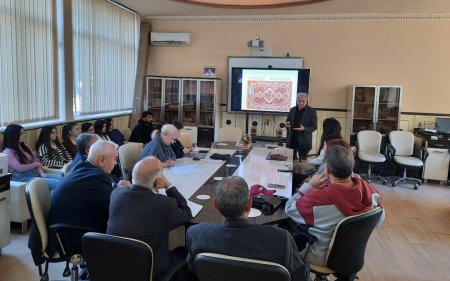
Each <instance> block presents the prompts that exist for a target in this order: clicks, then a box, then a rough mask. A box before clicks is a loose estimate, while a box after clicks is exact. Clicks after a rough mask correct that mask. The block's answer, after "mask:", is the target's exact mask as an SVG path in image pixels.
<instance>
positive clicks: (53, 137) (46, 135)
mask: <svg viewBox="0 0 450 281" xmlns="http://www.w3.org/2000/svg"><path fill="white" fill-rule="evenodd" d="M36 151H37V156H38V159H39V161H40V162H41V163H42V165H44V166H48V167H52V166H59V167H62V166H64V165H65V164H67V163H69V162H70V161H72V157H71V156H70V154H69V152H67V150H66V149H65V148H64V146H63V145H62V144H61V143H60V142H59V139H58V132H57V131H56V127H52V126H45V127H43V128H42V130H41V133H40V134H39V138H38V140H37V142H36Z"/></svg>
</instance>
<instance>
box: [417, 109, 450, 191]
mask: <svg viewBox="0 0 450 281" xmlns="http://www.w3.org/2000/svg"><path fill="white" fill-rule="evenodd" d="M414 146H415V150H416V151H417V150H420V148H425V149H426V150H427V151H428V153H429V155H428V158H427V159H426V161H425V163H424V167H423V173H422V177H423V180H424V182H425V183H426V182H427V180H429V179H430V180H438V181H440V183H441V184H442V183H446V182H447V179H448V171H449V160H450V156H449V149H450V118H436V129H414Z"/></svg>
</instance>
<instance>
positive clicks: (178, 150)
mask: <svg viewBox="0 0 450 281" xmlns="http://www.w3.org/2000/svg"><path fill="white" fill-rule="evenodd" d="M172 125H174V126H175V127H176V128H177V129H178V133H177V136H176V138H175V139H174V141H173V142H172V144H171V145H170V146H172V149H173V152H174V153H175V156H176V157H177V158H182V157H184V156H185V155H188V154H189V153H191V152H192V147H189V148H186V147H184V146H183V144H181V142H180V141H179V140H178V138H179V137H180V133H181V129H183V125H182V124H181V123H180V122H178V121H174V122H172Z"/></svg>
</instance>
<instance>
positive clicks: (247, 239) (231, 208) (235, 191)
mask: <svg viewBox="0 0 450 281" xmlns="http://www.w3.org/2000/svg"><path fill="white" fill-rule="evenodd" d="M251 206H252V199H251V197H250V194H249V189H248V185H247V183H246V182H245V180H244V179H243V178H241V177H238V176H231V177H226V178H224V179H223V180H222V181H220V182H219V183H218V185H217V187H216V198H215V199H214V207H215V208H216V209H218V210H219V212H220V213H221V214H222V216H223V217H224V222H223V223H222V224H220V225H216V224H211V223H200V224H197V225H194V226H191V227H189V228H188V231H187V238H186V246H187V248H188V251H189V254H188V257H187V262H188V266H189V268H190V269H191V271H193V272H195V268H194V260H195V257H196V256H197V255H198V254H199V253H202V252H212V253H218V254H224V255H232V256H238V257H242V258H249V259H258V260H265V261H269V262H275V263H278V264H281V265H283V266H284V267H286V268H287V269H288V270H289V273H290V274H291V280H297V281H298V280H308V279H309V278H308V270H306V266H305V265H304V264H303V262H302V261H301V260H300V255H299V252H298V250H297V246H296V245H295V242H294V239H293V238H292V236H291V235H290V233H289V232H288V231H287V230H285V229H281V228H278V227H276V226H272V225H254V224H250V223H249V222H248V219H247V216H248V213H249V212H250V208H251Z"/></svg>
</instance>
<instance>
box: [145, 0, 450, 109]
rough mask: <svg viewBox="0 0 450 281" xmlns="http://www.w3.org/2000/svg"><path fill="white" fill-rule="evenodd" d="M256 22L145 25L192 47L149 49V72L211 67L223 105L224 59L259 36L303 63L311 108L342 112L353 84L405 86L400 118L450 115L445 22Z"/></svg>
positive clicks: (391, 18) (449, 45)
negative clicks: (187, 39) (186, 35)
mask: <svg viewBox="0 0 450 281" xmlns="http://www.w3.org/2000/svg"><path fill="white" fill-rule="evenodd" d="M449 2H450V1H449ZM256 19H258V18H255V17H253V18H249V22H245V21H243V20H242V18H236V19H235V18H230V17H228V18H218V19H216V21H215V22H212V21H209V20H210V19H208V18H207V19H202V18H178V19H176V20H174V19H173V18H172V19H164V18H163V19H161V18H159V19H149V21H150V22H151V23H152V31H158V32H191V33H192V35H191V40H192V45H191V46H189V47H165V46H157V47H155V46H151V47H150V55H149V60H148V70H147V73H148V74H151V75H174V76H201V74H202V67H203V66H206V65H213V66H216V67H217V75H218V77H219V78H221V79H222V80H223V81H224V83H222V101H223V102H225V101H226V91H227V83H226V81H227V76H226V68H227V57H228V56H250V49H249V48H247V47H246V43H247V41H248V40H250V39H253V38H254V37H255V34H256V33H259V35H260V36H261V38H262V39H263V40H265V41H266V44H267V45H269V46H270V47H271V48H272V49H273V55H274V56H285V55H286V53H290V55H291V56H300V57H304V60H305V67H306V68H311V70H312V76H311V99H310V103H311V105H312V106H313V107H316V108H332V109H345V107H346V104H345V100H346V87H347V86H348V85H351V84H368V83H369V84H394V85H403V99H402V105H401V106H402V108H401V110H402V111H403V112H422V113H440V114H450V107H449V106H448V104H449V98H448V97H447V96H448V94H447V91H448V89H450V79H449V78H448V77H449V73H450V51H449V50H450V36H448V35H450V16H446V15H445V14H444V15H443V16H442V15H441V17H439V18H437V17H433V16H425V15H414V14H403V15H401V16H399V15H389V14H382V15H378V16H368V17H366V16H363V15H359V16H358V15H353V16H343V15H341V16H329V15H328V16H325V15H323V16H309V17H306V18H301V17H295V16H294V17H292V18H291V19H287V18H283V17H280V18H273V17H272V18H262V20H261V21H258V22H257V21H256Z"/></svg>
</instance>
